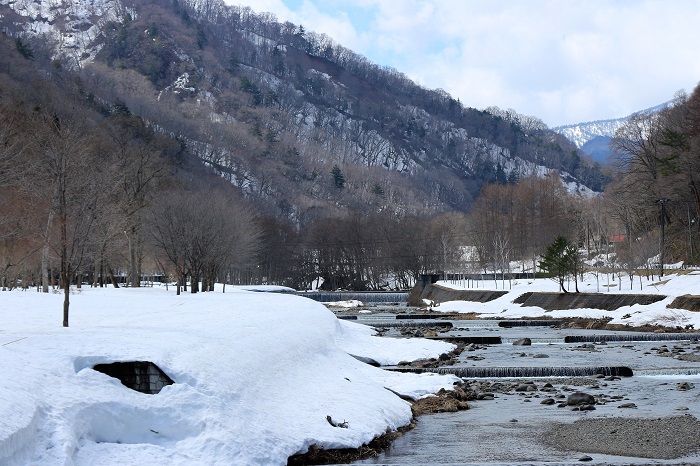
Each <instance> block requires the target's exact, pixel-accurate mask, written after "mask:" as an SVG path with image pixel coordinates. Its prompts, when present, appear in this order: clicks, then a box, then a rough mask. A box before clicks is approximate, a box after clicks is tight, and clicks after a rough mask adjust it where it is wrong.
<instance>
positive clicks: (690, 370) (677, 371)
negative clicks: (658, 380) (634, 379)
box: [634, 367, 700, 376]
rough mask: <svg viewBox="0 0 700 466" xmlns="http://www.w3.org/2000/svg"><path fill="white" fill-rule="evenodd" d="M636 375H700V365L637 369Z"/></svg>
mask: <svg viewBox="0 0 700 466" xmlns="http://www.w3.org/2000/svg"><path fill="white" fill-rule="evenodd" d="M634 375H639V376H642V375H647V376H663V375H700V367H663V368H654V369H637V370H636V371H634Z"/></svg>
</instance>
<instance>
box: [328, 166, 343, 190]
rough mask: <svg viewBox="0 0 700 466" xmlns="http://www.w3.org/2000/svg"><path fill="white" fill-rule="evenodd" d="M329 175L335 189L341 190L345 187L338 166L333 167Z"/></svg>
mask: <svg viewBox="0 0 700 466" xmlns="http://www.w3.org/2000/svg"><path fill="white" fill-rule="evenodd" d="M331 175H332V176H333V183H335V186H336V187H337V188H340V189H342V188H344V187H345V176H343V172H341V171H340V167H339V166H338V165H333V169H332V170H331Z"/></svg>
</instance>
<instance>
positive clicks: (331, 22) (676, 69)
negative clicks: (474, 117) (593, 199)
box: [236, 0, 700, 126]
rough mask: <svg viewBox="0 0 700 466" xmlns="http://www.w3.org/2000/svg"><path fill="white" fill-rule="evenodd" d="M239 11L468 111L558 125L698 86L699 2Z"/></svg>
mask: <svg viewBox="0 0 700 466" xmlns="http://www.w3.org/2000/svg"><path fill="white" fill-rule="evenodd" d="M236 3H244V4H245V3H247V4H249V5H250V6H251V7H252V8H253V9H254V10H255V11H271V12H273V13H275V14H276V15H277V16H278V17H279V18H280V20H282V21H284V20H289V21H292V22H295V23H301V24H303V25H304V27H306V28H307V29H309V30H314V31H317V32H324V33H326V34H328V35H329V36H330V37H332V38H333V39H334V40H335V41H336V42H338V43H340V44H342V45H344V46H346V47H348V48H350V49H352V50H354V51H356V52H358V53H361V54H363V55H365V56H367V57H368V58H369V59H370V60H372V61H374V62H376V63H378V64H380V65H386V66H391V67H394V68H396V69H397V70H399V71H401V72H404V73H405V74H406V75H407V76H410V77H411V78H413V79H416V80H417V81H418V82H419V83H420V84H422V85H424V86H426V87H428V88H443V89H445V90H446V91H448V92H449V93H451V94H452V95H453V96H455V97H459V98H460V100H461V101H462V102H463V103H464V104H465V105H468V106H474V107H477V108H483V107H486V106H489V105H498V106H500V107H503V108H514V109H516V110H517V111H518V112H520V113H524V114H528V115H534V116H537V117H539V118H541V119H543V120H544V121H545V122H546V123H547V124H549V125H551V126H555V125H559V124H566V123H576V122H581V121H590V120H596V119H604V118H613V117H619V116H625V115H627V114H629V113H631V112H633V111H636V110H640V109H643V108H647V107H650V106H653V105H656V104H659V103H662V102H664V101H666V100H670V99H671V98H672V97H673V94H674V93H675V92H676V91H677V90H679V89H686V90H688V91H690V90H692V88H694V87H695V85H696V84H697V83H698V81H700V61H698V60H697V59H696V55H697V53H696V44H698V43H700V28H698V27H697V25H698V24H700V4H699V3H698V2H697V1H696V0H676V1H674V2H673V3H669V2H666V1H664V0H645V1H614V0H610V1H597V2H591V1H573V0H572V1H569V0H566V1H565V0H530V1H528V2H522V1H517V0H500V1H491V2H484V1H482V0H402V1H396V0H354V1H351V0H342V1H341V0H324V1H321V0H302V1H300V2H299V1H297V2H292V1H291V0H287V3H286V4H285V2H283V1H282V0H242V1H238V2H236ZM292 3H294V6H293V7H291V8H290V7H288V6H287V5H292Z"/></svg>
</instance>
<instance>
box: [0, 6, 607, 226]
mask: <svg viewBox="0 0 700 466" xmlns="http://www.w3.org/2000/svg"><path fill="white" fill-rule="evenodd" d="M0 15H1V17H0V25H2V28H3V31H4V33H5V34H7V35H8V36H10V37H11V38H13V39H17V40H16V41H15V46H16V47H17V48H18V50H20V52H21V53H22V55H24V56H25V58H27V59H28V60H30V61H32V62H33V63H34V64H35V67H36V69H37V72H39V73H41V75H42V76H44V77H46V78H48V79H54V80H55V79H59V78H58V76H59V75H60V76H61V78H60V79H67V78H66V76H68V75H69V74H70V75H71V76H73V78H72V79H75V80H76V81H75V82H76V83H77V84H76V86H78V87H79V88H80V93H81V95H82V96H83V97H84V102H83V103H84V104H85V105H101V106H102V107H103V109H105V111H106V112H109V111H113V109H114V108H118V109H121V110H122V111H124V112H126V113H129V114H134V115H136V116H139V117H141V118H142V119H143V120H144V121H145V122H146V123H147V124H149V125H150V126H151V127H152V128H154V129H155V130H156V131H158V132H160V133H162V134H163V135H166V136H168V137H171V138H173V139H176V140H177V141H178V143H179V144H180V146H181V148H182V150H183V153H184V155H183V160H187V163H184V164H183V166H189V167H194V166H196V165H197V164H204V165H205V166H207V167H209V168H210V169H211V170H213V171H215V172H216V173H217V174H219V175H220V176H222V177H223V178H225V179H226V180H228V181H230V182H231V183H232V184H233V185H235V186H236V187H238V188H240V190H241V191H242V192H243V193H244V194H245V195H246V196H247V197H248V198H250V199H252V200H254V201H255V202H256V203H257V204H258V206H259V208H260V209H261V210H262V211H263V212H265V213H267V214H269V215H274V216H276V217H278V218H288V219H291V220H293V221H294V222H295V223H298V224H301V225H303V224H306V223H308V222H311V221H313V220H314V219H315V218H319V217H325V216H331V215H337V214H338V213H339V212H344V211H363V212H368V211H381V210H384V209H386V208H387V207H389V208H391V209H394V210H397V211H403V212H411V213H419V212H425V211H450V210H462V211H463V210H466V209H467V208H468V207H469V206H470V205H471V203H472V201H473V199H474V198H475V197H476V196H477V195H478V193H479V191H480V189H481V187H482V186H483V185H484V183H488V182H497V183H509V182H514V181H516V180H517V179H519V178H523V177H526V176H530V175H533V174H544V173H547V172H549V171H552V170H554V171H557V172H561V174H562V177H563V178H564V179H565V180H566V181H569V182H572V186H578V187H579V188H580V189H583V190H584V191H587V190H588V189H589V188H590V189H592V190H598V191H599V190H601V189H602V187H603V185H604V184H605V182H606V177H605V176H604V175H603V174H602V173H601V169H600V166H599V165H597V164H595V163H593V162H592V161H590V159H588V158H587V157H586V156H585V155H584V154H583V153H582V152H581V151H580V150H578V149H577V148H576V146H575V145H574V144H573V143H571V142H570V141H568V140H567V139H566V138H565V137H563V136H562V135H560V134H557V133H555V132H553V131H551V130H549V129H547V128H546V126H545V125H543V124H542V123H541V122H539V121H538V120H537V119H535V118H527V117H522V116H520V115H517V114H512V113H509V112H493V111H491V112H486V111H480V110H476V109H473V108H469V107H465V106H464V105H463V104H462V103H461V102H459V101H457V100H455V99H453V98H452V97H451V96H450V95H448V94H447V93H446V92H444V91H442V90H427V89H424V88H422V87H420V86H418V85H416V84H415V83H413V82H412V81H410V80H409V79H408V78H407V77H406V76H405V75H403V74H402V73H400V72H399V71H397V70H393V69H390V68H386V67H382V66H379V65H377V64H373V63H371V62H369V61H368V60H367V59H366V58H364V57H362V56H361V55H358V54H356V53H354V52H352V51H351V50H348V49H346V48H344V47H342V46H341V45H339V44H337V43H335V42H334V41H333V40H332V39H330V38H329V37H327V36H325V35H319V34H315V33H313V32H310V31H307V30H305V29H304V28H303V27H301V26H297V25H294V24H291V23H279V22H277V21H276V19H275V18H274V17H273V16H271V15H268V14H255V13H254V12H252V11H251V10H250V9H248V8H240V7H229V6H226V5H224V4H223V3H222V2H220V1H217V0H187V1H186V0H172V1H170V0H156V1H145V0H123V1H116V0H102V1H99V0H93V1H91V2H70V1H63V2H56V1H41V2H38V1H37V2H31V1H28V0H18V1H7V0H3V1H2V2H0ZM467 104H468V103H467Z"/></svg>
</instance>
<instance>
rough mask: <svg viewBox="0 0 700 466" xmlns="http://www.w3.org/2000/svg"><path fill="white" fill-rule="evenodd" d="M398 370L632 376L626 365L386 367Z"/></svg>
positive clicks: (507, 375)
mask: <svg viewBox="0 0 700 466" xmlns="http://www.w3.org/2000/svg"><path fill="white" fill-rule="evenodd" d="M386 369H389V370H393V371H398V372H415V373H422V372H435V373H437V374H453V375H456V376H457V377H461V378H465V379H470V378H473V379H485V378H486V379H497V378H511V379H513V378H521V377H538V378H542V377H591V376H594V375H597V374H603V375H604V376H606V377H610V376H617V377H631V376H632V375H633V374H632V369H630V368H629V367H624V366H607V367H606V366H603V367H595V366H582V367H435V368H416V367H406V368H404V367H398V368H386Z"/></svg>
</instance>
